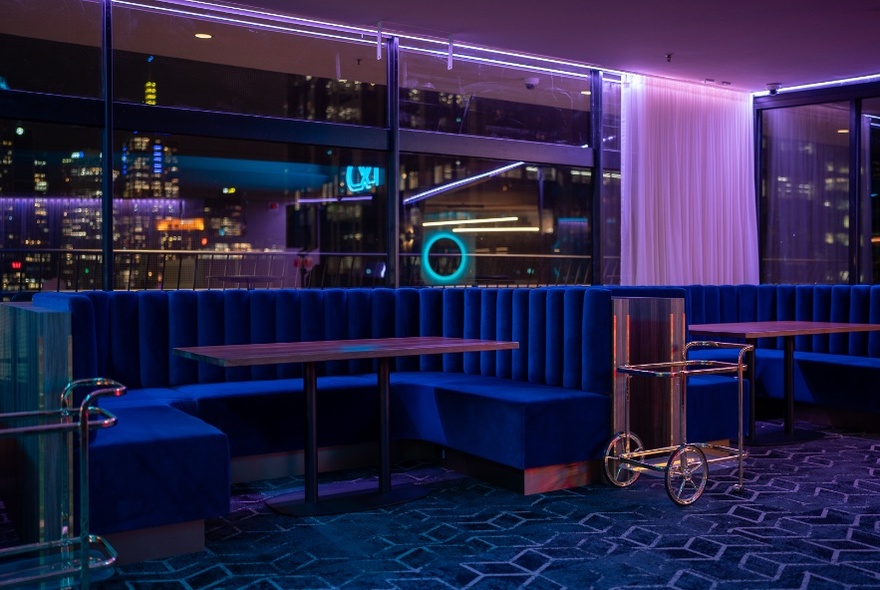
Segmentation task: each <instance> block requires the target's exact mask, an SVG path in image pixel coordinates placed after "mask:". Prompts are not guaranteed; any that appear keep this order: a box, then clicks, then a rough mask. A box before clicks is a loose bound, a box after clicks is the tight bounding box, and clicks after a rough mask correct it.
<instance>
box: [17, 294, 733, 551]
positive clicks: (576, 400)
mask: <svg viewBox="0 0 880 590" xmlns="http://www.w3.org/2000/svg"><path fill="white" fill-rule="evenodd" d="M684 293H685V291H684V290H683V289H657V290H650V289H626V288H615V289H608V288H601V287H558V288H531V289H528V288H477V287H474V288H465V289H432V288H425V289H407V288H404V289H386V288H376V289H348V290H343V289H330V290H292V289H277V290H244V289H235V290H222V291H219V290H211V291H140V292H124V291H117V292H83V293H41V294H37V295H35V297H34V305H36V306H42V307H45V308H50V309H54V310H58V311H61V312H65V313H69V314H70V318H71V332H72V344H73V346H72V368H71V370H72V375H73V376H74V378H79V377H85V376H94V375H102V376H107V377H110V378H113V379H115V380H117V381H119V382H120V383H123V384H125V385H126V386H127V388H128V394H127V395H126V396H125V397H121V398H117V399H113V400H109V401H108V408H109V409H110V410H111V411H113V412H116V413H118V415H119V424H118V426H117V427H116V428H115V429H114V431H113V433H112V436H111V435H110V433H107V436H104V434H105V433H101V436H100V437H99V438H98V439H96V441H95V442H94V443H93V444H94V445H95V447H96V448H95V452H94V453H93V454H92V457H93V459H92V461H93V466H92V473H93V479H94V485H93V486H92V490H93V491H92V492H91V500H92V514H93V515H94V516H93V520H94V523H95V526H94V529H95V531H96V532H98V533H114V534H128V535H132V536H136V535H141V536H145V535H147V536H149V535H148V534H147V533H148V532H150V531H157V530H159V531H161V530H164V529H163V527H169V526H172V525H174V524H175V523H177V524H180V523H191V522H196V523H201V522H203V521H204V519H210V518H213V517H216V516H217V515H219V514H222V513H223V512H224V511H225V510H228V503H229V483H230V481H240V480H246V479H255V478H264V477H275V476H278V475H281V474H282V473H280V471H283V470H286V473H289V472H290V471H296V470H299V469H301V460H302V459H301V456H302V449H303V446H304V429H305V420H306V418H305V402H304V399H303V380H302V367H300V366H299V365H271V366H252V367H235V368H222V367H218V366H214V365H209V364H206V363H199V362H196V361H193V360H189V359H185V358H182V357H179V356H177V355H174V354H173V352H172V351H173V350H174V349H175V348H178V347H188V346H205V345H219V344H246V343H264V342H297V341H316V340H339V339H363V338H387V337H402V336H455V337H464V338H481V339H494V340H507V341H516V342H518V343H519V348H518V349H517V350H512V351H511V350H507V351H493V352H475V353H459V354H443V355H432V356H421V357H417V356H414V357H401V358H398V359H395V360H393V361H392V364H391V392H390V393H391V402H390V403H391V420H390V423H391V435H392V438H393V439H394V440H396V441H397V443H396V444H397V452H399V453H401V454H407V453H411V452H415V451H418V452H420V453H423V452H424V451H425V450H426V449H427V450H428V451H429V452H431V456H432V457H433V456H440V455H441V454H440V453H437V451H438V450H442V451H443V453H442V454H443V455H444V456H446V457H447V459H448V460H449V461H450V462H451V463H450V464H452V465H454V466H455V467H457V468H461V469H470V470H472V471H473V472H475V473H476V474H477V475H478V476H484V477H487V476H492V477H493V478H494V479H496V480H497V481H499V482H500V483H504V484H505V485H508V486H509V487H511V488H513V489H515V490H518V491H520V492H522V493H535V492H541V491H548V490H553V489H559V488H563V487H571V486H577V485H582V484H584V483H587V482H589V481H592V480H594V479H596V477H597V475H598V473H599V469H598V468H597V466H598V460H599V459H600V458H601V456H602V452H603V451H604V447H605V445H606V444H607V443H608V441H609V440H610V438H611V436H612V434H613V433H612V431H611V423H612V422H611V407H612V404H611V396H612V392H613V381H614V367H613V358H614V357H613V346H614V345H613V331H614V321H613V317H612V316H613V314H612V297H615V296H622V295H635V296H639V297H646V296H657V295H659V296H663V297H681V296H683V295H684ZM376 370H377V367H376V363H375V361H371V360H369V359H366V360H348V361H332V362H326V363H322V364H321V365H319V368H318V387H317V389H318V400H317V404H318V409H317V416H318V417H317V419H318V425H317V432H318V445H319V447H320V452H321V464H322V469H332V468H334V467H341V466H347V465H351V464H360V465H363V464H373V457H374V455H375V446H376V444H375V443H376V441H377V439H378V431H379V408H378V397H377V391H376V379H377V377H376ZM688 391H689V396H690V399H691V400H694V403H693V406H692V407H691V406H689V410H688V412H689V414H688V421H689V422H693V423H694V424H700V425H701V428H702V430H701V431H700V432H699V433H698V434H699V436H700V437H703V438H704V439H705V440H714V439H720V438H730V437H731V435H732V434H733V433H735V432H736V424H737V420H736V415H735V413H734V414H730V415H726V414H720V415H719V414H718V408H719V407H721V406H720V405H719V402H718V400H719V399H720V400H727V401H726V402H725V403H735V399H736V392H737V389H736V384H735V383H734V382H733V381H731V380H724V379H715V380H713V379H708V380H704V381H702V382H694V383H693V384H691V385H689V386H688ZM711 396H716V397H717V399H716V398H713V397H711ZM701 397H703V398H705V400H704V401H698V400H700V398H701ZM691 414H694V415H693V416H692V415H691ZM694 440H696V439H694ZM157 449H162V451H161V452H157ZM117 474H121V475H123V477H115V475H117ZM158 536H159V533H157V534H156V538H158ZM111 540H113V541H114V546H117V544H118V542H116V541H115V540H114V539H112V538H111ZM120 554H121V556H122V551H121V552H120Z"/></svg>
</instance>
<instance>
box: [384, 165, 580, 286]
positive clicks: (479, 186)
mask: <svg viewBox="0 0 880 590" xmlns="http://www.w3.org/2000/svg"><path fill="white" fill-rule="evenodd" d="M591 191H592V177H591V173H590V170H588V169H579V168H563V167H553V166H534V165H530V164H527V163H525V162H498V161H490V160H482V159H476V158H457V157H452V156H428V155H419V154H406V155H403V156H401V194H402V197H403V211H402V222H401V233H402V234H403V242H402V246H401V253H402V260H401V284H406V285H421V284H429V285H453V284H455V285H470V284H481V285H537V284H584V283H590V282H591V280H592V277H591V276H590V263H591V261H590V256H589V252H590V251H591V249H592V222H591V218H592V211H591Z"/></svg>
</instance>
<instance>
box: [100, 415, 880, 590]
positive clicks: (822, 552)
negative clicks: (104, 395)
mask: <svg viewBox="0 0 880 590" xmlns="http://www.w3.org/2000/svg"><path fill="white" fill-rule="evenodd" d="M802 426H803V425H802ZM878 451H880V440H878V438H877V437H875V436H870V435H858V434H843V433H836V432H826V433H825V437H824V438H822V439H821V440H815V441H812V442H806V443H800V444H795V445H781V446H764V447H752V448H750V449H749V457H748V458H747V459H746V461H745V483H746V489H745V492H744V493H742V494H738V493H735V492H734V491H733V486H734V484H735V483H736V469H735V464H732V465H726V466H722V467H715V468H713V471H712V473H711V474H710V477H709V482H708V485H707V487H706V491H705V492H704V493H703V495H702V497H700V498H699V499H698V500H697V501H696V502H695V503H694V504H692V505H690V506H687V507H682V506H679V505H677V504H675V503H673V502H672V501H671V500H670V499H669V497H668V496H667V493H666V489H665V483H664V480H663V478H662V477H659V478H658V477H652V476H650V475H645V476H642V477H641V478H640V479H639V480H638V481H636V482H635V483H634V484H633V485H632V486H630V487H628V488H623V489H621V488H615V487H612V486H609V485H607V484H595V485H590V486H586V487H583V488H578V489H573V490H567V491H558V492H553V493H548V494H540V495H533V496H522V495H518V494H515V493H512V492H509V491H506V490H504V489H500V488H497V487H494V486H492V485H488V484H486V483H483V482H480V481H477V480H475V479H470V478H465V477H461V476H459V475H457V474H456V473H453V472H450V471H447V470H445V469H442V468H439V467H437V466H432V465H422V464H420V465H402V466H397V469H396V472H395V476H394V481H395V483H396V484H400V483H405V482H410V483H416V484H419V485H426V486H431V488H432V491H431V493H430V494H429V495H428V496H426V497H424V498H422V499H418V500H415V501H412V502H409V503H406V504H400V505H397V506H394V507H390V508H386V509H381V510H376V511H372V512H357V513H350V514H344V515H336V516H322V517H305V518H295V517H287V516H281V515H278V514H276V513H274V512H273V511H271V510H270V509H268V508H267V507H266V506H265V504H264V500H265V499H266V498H268V497H271V496H273V495H275V494H278V493H280V492H281V491H285V490H289V489H290V488H291V487H296V486H297V485H300V481H299V480H298V478H290V479H285V480H273V481H269V482H260V483H256V484H248V485H241V486H237V487H236V488H235V489H234V490H233V492H234V503H233V506H232V513H231V514H230V515H229V517H228V518H224V519H222V520H218V521H215V522H211V523H209V526H208V532H207V536H208V539H207V545H208V549H207V550H206V551H204V552H201V553H198V554H193V555H186V556H181V557H176V558H172V559H166V560H160V561H153V562H147V563H142V564H136V565H129V566H125V567H121V568H118V569H117V571H116V573H115V575H114V576H113V577H112V578H111V579H110V580H108V581H105V582H101V583H99V584H97V585H96V587H98V588H100V589H102V590H117V589H131V590H134V589H137V590H141V589H143V590H160V589H161V590H171V589H174V590H191V589H192V590H194V589H217V590H220V589H222V590H237V589H245V588H246V589H249V590H279V589H294V588H340V589H342V588H349V589H357V590H360V589H365V590H366V589H377V590H379V589H382V590H390V589H401V590H434V589H452V588H468V589H474V590H484V589H500V588H530V589H535V590H544V589H558V588H573V589H593V588H595V589H613V588H629V589H636V588H638V589H640V590H641V589H651V588H676V589H682V590H689V589H693V590H704V589H718V590H734V589H736V590H744V589H774V590H783V589H811V590H819V589H823V590H824V589H832V588H859V589H863V588H880V452H878ZM345 476H346V477H352V476H362V477H372V476H371V475H370V474H369V473H367V474H361V473H356V474H355V473H347V474H345ZM322 477H323V476H322ZM322 481H324V480H322Z"/></svg>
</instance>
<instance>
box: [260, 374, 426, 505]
mask: <svg viewBox="0 0 880 590" xmlns="http://www.w3.org/2000/svg"><path fill="white" fill-rule="evenodd" d="M316 375H317V373H316V369H315V364H314V363H305V365H304V376H303V379H304V382H303V389H304V391H305V397H306V441H305V450H304V454H305V457H304V462H305V468H304V479H305V484H304V491H303V492H292V493H287V494H282V495H279V496H275V497H273V498H270V499H269V500H267V501H266V504H267V505H268V506H269V507H270V508H271V509H272V510H274V511H275V512H279V513H281V514H287V515H290V516H319V515H324V514H340V513H343V512H357V511H359V510H370V509H374V508H381V507H383V506H391V505H394V504H399V503H401V502H406V501H409V500H414V499H416V498H422V497H424V496H426V495H428V494H429V493H430V489H429V488H427V487H424V486H412V485H410V486H396V487H394V488H392V487H391V434H390V430H391V429H390V387H391V385H390V377H391V375H390V369H389V359H388V358H380V359H379V375H378V388H379V485H378V487H377V486H376V484H375V483H374V482H369V481H366V482H365V481H359V482H343V483H341V484H340V485H339V486H338V487H337V488H336V489H335V490H327V491H325V493H324V494H322V495H320V497H319V495H318V434H317V405H316V402H317V388H318V387H317V377H316Z"/></svg>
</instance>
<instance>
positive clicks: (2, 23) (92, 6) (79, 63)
mask: <svg viewBox="0 0 880 590" xmlns="http://www.w3.org/2000/svg"><path fill="white" fill-rule="evenodd" d="M3 90H29V91H32V92H44V93H48V94H62V95H69V96H86V97H98V96H100V95H101V3H100V2H88V1H85V0H70V1H62V0H33V1H31V0H29V1H28V2H3V7H2V17H0V91H3Z"/></svg>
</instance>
